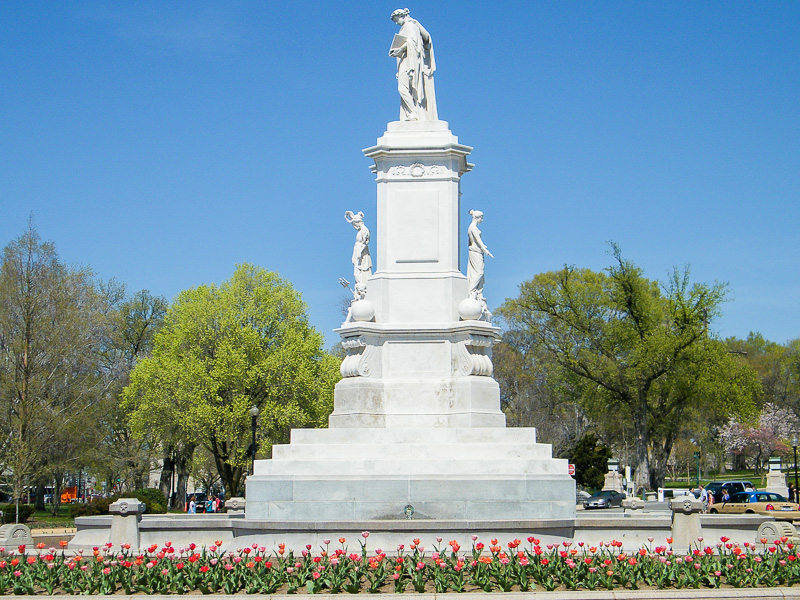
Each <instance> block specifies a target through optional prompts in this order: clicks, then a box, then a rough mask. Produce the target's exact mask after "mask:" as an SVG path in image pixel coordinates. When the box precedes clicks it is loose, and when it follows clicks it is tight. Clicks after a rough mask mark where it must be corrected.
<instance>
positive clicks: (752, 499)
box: [709, 491, 800, 520]
mask: <svg viewBox="0 0 800 600" xmlns="http://www.w3.org/2000/svg"><path fill="white" fill-rule="evenodd" d="M709 512H711V513H721V514H728V515H729V514H758V515H769V516H771V517H775V518H776V519H780V520H794V519H798V520H800V506H798V505H797V504H795V503H793V502H789V501H788V500H787V499H786V498H784V497H783V496H781V495H780V494H775V493H774V492H757V491H753V492H739V493H737V494H734V495H733V496H731V499H730V500H728V501H727V502H722V503H720V504H714V505H713V506H712V507H711V508H710V510H709Z"/></svg>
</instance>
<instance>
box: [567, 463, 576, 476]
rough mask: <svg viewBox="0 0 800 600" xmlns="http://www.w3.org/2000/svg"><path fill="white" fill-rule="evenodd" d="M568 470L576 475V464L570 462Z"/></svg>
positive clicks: (571, 474)
mask: <svg viewBox="0 0 800 600" xmlns="http://www.w3.org/2000/svg"><path fill="white" fill-rule="evenodd" d="M567 472H568V473H569V474H570V476H573V477H574V476H575V465H573V464H569V465H568V466H567Z"/></svg>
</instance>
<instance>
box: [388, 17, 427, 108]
mask: <svg viewBox="0 0 800 600" xmlns="http://www.w3.org/2000/svg"><path fill="white" fill-rule="evenodd" d="M392 21H394V22H395V23H397V24H398V25H399V26H400V31H399V32H398V33H397V35H396V36H395V41H394V43H393V44H392V48H391V50H389V56H394V57H395V58H397V90H398V91H399V92H400V120H401V121H437V120H438V119H439V116H438V113H437V111H436V92H435V91H434V88H433V74H434V72H435V71H436V61H435V60H434V58H433V40H431V36H430V34H429V33H428V32H427V31H426V30H425V28H424V27H423V26H422V25H420V24H419V21H417V20H416V19H412V18H411V17H410V16H409V14H408V9H407V8H398V9H397V10H396V11H394V12H393V13H392Z"/></svg>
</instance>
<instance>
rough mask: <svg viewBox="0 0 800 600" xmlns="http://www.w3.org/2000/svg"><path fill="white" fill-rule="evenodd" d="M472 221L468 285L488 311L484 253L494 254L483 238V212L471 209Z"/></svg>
mask: <svg viewBox="0 0 800 600" xmlns="http://www.w3.org/2000/svg"><path fill="white" fill-rule="evenodd" d="M469 214H470V215H472V223H470V225H469V229H468V230H467V234H468V236H469V263H468V264H467V286H468V288H469V295H470V297H471V298H474V299H475V300H477V301H478V302H480V303H481V306H482V307H483V310H484V312H488V308H487V306H486V298H484V297H483V284H484V283H485V281H486V277H485V275H484V255H488V256H491V257H492V258H494V256H492V253H491V252H489V249H488V248H487V247H486V244H484V243H483V240H482V239H481V230H480V229H478V225H479V224H480V223H481V222H482V221H483V213H482V212H481V211H479V210H471V211H469Z"/></svg>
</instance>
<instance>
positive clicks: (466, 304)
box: [458, 298, 483, 321]
mask: <svg viewBox="0 0 800 600" xmlns="http://www.w3.org/2000/svg"><path fill="white" fill-rule="evenodd" d="M482 312H483V306H481V303H480V302H478V301H477V300H475V298H464V299H463V300H462V301H461V304H459V305H458V315H459V316H460V317H461V319H462V320H464V321H477V320H478V319H479V318H480V316H481V313H482Z"/></svg>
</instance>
